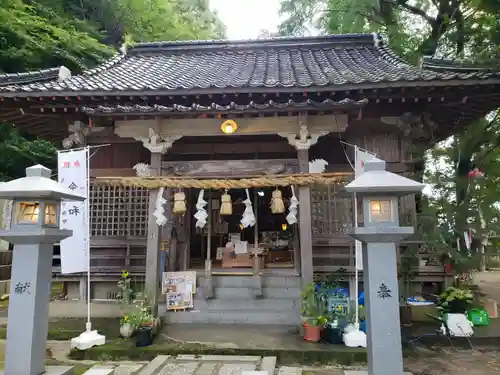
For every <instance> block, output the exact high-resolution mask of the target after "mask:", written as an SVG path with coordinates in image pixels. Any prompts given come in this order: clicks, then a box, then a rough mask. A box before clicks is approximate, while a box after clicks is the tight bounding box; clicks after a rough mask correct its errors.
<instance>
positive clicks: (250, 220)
mask: <svg viewBox="0 0 500 375" xmlns="http://www.w3.org/2000/svg"><path fill="white" fill-rule="evenodd" d="M245 193H246V195H247V199H245V200H244V201H243V204H244V205H245V211H244V212H243V217H242V218H241V224H242V225H243V227H244V228H248V227H253V226H254V225H255V214H254V213H253V208H252V201H251V200H250V194H249V193H248V189H245Z"/></svg>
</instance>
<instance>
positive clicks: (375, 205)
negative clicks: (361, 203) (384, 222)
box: [371, 201, 380, 213]
mask: <svg viewBox="0 0 500 375" xmlns="http://www.w3.org/2000/svg"><path fill="white" fill-rule="evenodd" d="M371 206H372V207H371V210H372V212H377V213H378V212H380V202H379V201H371Z"/></svg>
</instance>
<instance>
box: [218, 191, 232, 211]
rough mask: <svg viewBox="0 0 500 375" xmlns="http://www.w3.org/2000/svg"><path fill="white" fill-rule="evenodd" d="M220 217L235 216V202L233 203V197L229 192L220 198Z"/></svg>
mask: <svg viewBox="0 0 500 375" xmlns="http://www.w3.org/2000/svg"><path fill="white" fill-rule="evenodd" d="M220 200H221V205H220V215H221V216H224V215H232V214H233V202H232V201H231V196H230V195H229V194H228V193H227V190H226V191H225V192H224V194H222V196H221V197H220Z"/></svg>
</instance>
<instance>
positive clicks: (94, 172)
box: [90, 168, 136, 178]
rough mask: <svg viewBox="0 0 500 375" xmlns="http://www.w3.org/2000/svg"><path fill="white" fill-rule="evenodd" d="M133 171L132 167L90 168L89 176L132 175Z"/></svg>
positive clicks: (133, 174)
mask: <svg viewBox="0 0 500 375" xmlns="http://www.w3.org/2000/svg"><path fill="white" fill-rule="evenodd" d="M134 176H136V173H135V171H134V170H133V169H132V168H91V169H90V178H95V177H134Z"/></svg>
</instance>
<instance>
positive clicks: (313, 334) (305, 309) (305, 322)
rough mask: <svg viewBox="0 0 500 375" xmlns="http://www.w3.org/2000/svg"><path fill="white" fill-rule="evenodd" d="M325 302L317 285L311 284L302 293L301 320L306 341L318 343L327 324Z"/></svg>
mask: <svg viewBox="0 0 500 375" xmlns="http://www.w3.org/2000/svg"><path fill="white" fill-rule="evenodd" d="M325 310H326V307H325V303H324V300H323V299H322V298H321V296H320V295H319V294H318V293H317V290H316V284H314V283H310V284H308V285H306V286H305V287H304V290H303V291H302V293H301V309H300V312H301V320H302V327H303V329H304V339H305V340H306V341H312V342H318V341H319V340H320V339H321V329H322V328H323V327H324V325H325V324H326V322H327V317H326V316H325V315H324V313H325Z"/></svg>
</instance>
